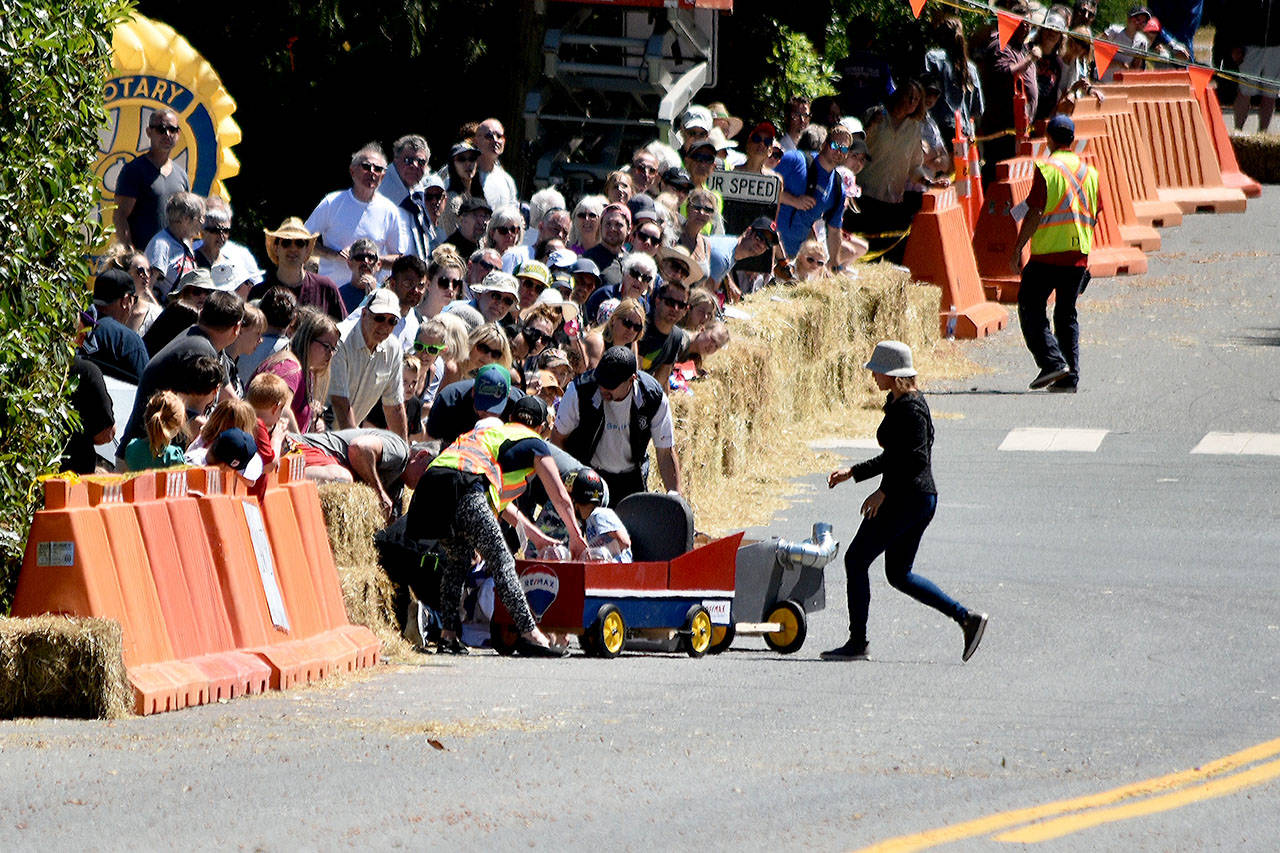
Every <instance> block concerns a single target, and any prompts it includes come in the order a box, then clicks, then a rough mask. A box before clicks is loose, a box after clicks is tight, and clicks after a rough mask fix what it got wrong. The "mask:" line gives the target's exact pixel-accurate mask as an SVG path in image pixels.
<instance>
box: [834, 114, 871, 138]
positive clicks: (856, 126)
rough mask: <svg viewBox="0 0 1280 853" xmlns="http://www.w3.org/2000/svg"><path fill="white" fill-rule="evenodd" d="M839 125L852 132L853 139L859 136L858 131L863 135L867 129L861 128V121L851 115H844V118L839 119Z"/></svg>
mask: <svg viewBox="0 0 1280 853" xmlns="http://www.w3.org/2000/svg"><path fill="white" fill-rule="evenodd" d="M839 125H840V127H843V128H844V129H845V130H847V131H849V132H850V133H852V134H853V138H854V139H858V138H859V137H858V134H859V133H861V134H862V135H863V136H866V135H867V131H866V129H865V128H863V126H862V122H861V121H860V120H858V119H856V118H854V117H853V116H845V117H844V118H842V119H840V121H839Z"/></svg>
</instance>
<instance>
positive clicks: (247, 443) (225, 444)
mask: <svg viewBox="0 0 1280 853" xmlns="http://www.w3.org/2000/svg"><path fill="white" fill-rule="evenodd" d="M208 458H209V461H213V462H221V463H222V464H223V465H226V466H227V467H228V468H230V469H231V470H233V471H236V472H238V473H239V474H240V476H241V477H244V478H245V479H246V480H257V479H258V478H259V477H261V476H262V457H261V456H259V455H258V444H257V442H255V441H254V440H253V436H251V435H249V433H247V432H245V431H244V430H242V429H228V430H223V431H222V432H220V433H218V437H217V438H215V439H214V440H213V444H212V445H210V447H209V456H208Z"/></svg>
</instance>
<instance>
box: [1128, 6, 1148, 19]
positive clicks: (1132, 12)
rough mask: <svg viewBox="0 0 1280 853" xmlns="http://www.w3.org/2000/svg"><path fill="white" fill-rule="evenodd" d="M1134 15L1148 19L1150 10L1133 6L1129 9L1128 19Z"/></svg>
mask: <svg viewBox="0 0 1280 853" xmlns="http://www.w3.org/2000/svg"><path fill="white" fill-rule="evenodd" d="M1135 15H1146V16H1147V17H1148V18H1150V17H1151V10H1150V9H1148V8H1147V7H1146V6H1134V7H1132V8H1131V9H1129V17H1130V18H1132V17H1134V16H1135Z"/></svg>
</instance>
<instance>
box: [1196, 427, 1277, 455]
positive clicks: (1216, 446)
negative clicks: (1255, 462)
mask: <svg viewBox="0 0 1280 853" xmlns="http://www.w3.org/2000/svg"><path fill="white" fill-rule="evenodd" d="M1191 452H1192V453H1217V454H1245V455H1256V456H1280V434H1278V433H1274V432H1211V433H1209V434H1208V435H1206V436H1205V437H1204V438H1202V439H1200V443H1199V444H1197V445H1196V446H1195V447H1194V448H1192V450H1191Z"/></svg>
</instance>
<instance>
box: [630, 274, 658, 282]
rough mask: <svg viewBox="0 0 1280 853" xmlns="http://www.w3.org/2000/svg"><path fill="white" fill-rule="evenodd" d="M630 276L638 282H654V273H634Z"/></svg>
mask: <svg viewBox="0 0 1280 853" xmlns="http://www.w3.org/2000/svg"><path fill="white" fill-rule="evenodd" d="M630 275H631V277H632V278H634V279H635V280H636V281H643V282H650V281H653V273H651V272H633V273H631V274H630Z"/></svg>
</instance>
